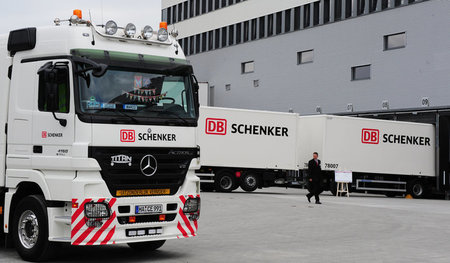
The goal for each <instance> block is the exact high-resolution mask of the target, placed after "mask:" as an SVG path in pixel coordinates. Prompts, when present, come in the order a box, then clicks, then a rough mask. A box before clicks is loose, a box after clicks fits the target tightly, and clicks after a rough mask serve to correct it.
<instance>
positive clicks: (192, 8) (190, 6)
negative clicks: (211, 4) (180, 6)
mask: <svg viewBox="0 0 450 263" xmlns="http://www.w3.org/2000/svg"><path fill="white" fill-rule="evenodd" d="M189 17H194V0H190V1H189Z"/></svg>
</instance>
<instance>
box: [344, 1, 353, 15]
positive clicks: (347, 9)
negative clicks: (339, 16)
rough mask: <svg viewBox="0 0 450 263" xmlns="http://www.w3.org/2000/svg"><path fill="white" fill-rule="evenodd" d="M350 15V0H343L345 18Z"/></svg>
mask: <svg viewBox="0 0 450 263" xmlns="http://www.w3.org/2000/svg"><path fill="white" fill-rule="evenodd" d="M351 16H352V0H345V18H349V17H351Z"/></svg>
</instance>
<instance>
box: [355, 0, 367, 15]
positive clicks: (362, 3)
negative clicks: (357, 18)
mask: <svg viewBox="0 0 450 263" xmlns="http://www.w3.org/2000/svg"><path fill="white" fill-rule="evenodd" d="M356 4H357V5H356V6H357V14H358V15H362V14H364V9H365V8H366V0H358V1H357V2H356Z"/></svg>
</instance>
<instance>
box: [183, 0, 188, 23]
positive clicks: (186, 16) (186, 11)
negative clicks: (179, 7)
mask: <svg viewBox="0 0 450 263" xmlns="http://www.w3.org/2000/svg"><path fill="white" fill-rule="evenodd" d="M183 14H184V16H183V17H184V18H183V19H188V1H186V2H184V3H183Z"/></svg>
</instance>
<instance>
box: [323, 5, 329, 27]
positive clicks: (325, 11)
mask: <svg viewBox="0 0 450 263" xmlns="http://www.w3.org/2000/svg"><path fill="white" fill-rule="evenodd" d="M328 22H330V0H324V1H323V23H324V24H326V23H328Z"/></svg>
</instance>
